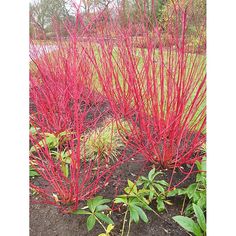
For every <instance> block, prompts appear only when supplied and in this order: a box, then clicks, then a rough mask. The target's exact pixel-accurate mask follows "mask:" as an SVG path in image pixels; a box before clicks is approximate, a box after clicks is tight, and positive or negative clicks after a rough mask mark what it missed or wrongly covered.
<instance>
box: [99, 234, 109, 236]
mask: <svg viewBox="0 0 236 236" xmlns="http://www.w3.org/2000/svg"><path fill="white" fill-rule="evenodd" d="M98 236H107V234H104V233H102V234H99V235H98Z"/></svg>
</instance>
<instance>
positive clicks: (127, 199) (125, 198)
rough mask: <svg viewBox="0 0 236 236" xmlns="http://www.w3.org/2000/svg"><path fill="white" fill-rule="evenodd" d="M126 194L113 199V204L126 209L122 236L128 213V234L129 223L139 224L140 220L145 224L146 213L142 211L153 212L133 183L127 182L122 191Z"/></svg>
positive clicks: (142, 193)
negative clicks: (120, 204) (120, 205)
mask: <svg viewBox="0 0 236 236" xmlns="http://www.w3.org/2000/svg"><path fill="white" fill-rule="evenodd" d="M124 191H125V193H126V194H123V195H119V196H118V197H116V198H115V200H114V203H116V204H119V203H122V205H123V206H124V207H126V211H125V216H124V220H123V227H122V234H121V235H122V236H123V235H124V229H125V222H126V219H127V215H128V213H129V215H130V218H129V226H128V233H127V235H129V232H130V226H131V223H132V222H133V221H134V222H135V223H138V222H139V219H141V220H142V221H143V222H145V223H147V222H148V218H147V215H146V213H145V212H144V210H143V209H146V210H151V211H153V210H152V209H151V208H150V207H149V206H148V204H149V202H148V201H147V200H146V198H145V197H144V195H145V193H144V192H143V191H142V190H138V189H137V186H136V185H135V183H133V182H132V181H130V180H128V186H127V187H126V188H125V189H124Z"/></svg>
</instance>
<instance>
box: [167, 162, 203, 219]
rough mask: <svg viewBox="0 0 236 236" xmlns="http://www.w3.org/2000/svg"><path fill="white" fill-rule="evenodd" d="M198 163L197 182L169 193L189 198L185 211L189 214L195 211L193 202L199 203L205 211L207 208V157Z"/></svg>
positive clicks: (169, 194)
mask: <svg viewBox="0 0 236 236" xmlns="http://www.w3.org/2000/svg"><path fill="white" fill-rule="evenodd" d="M196 165H197V168H198V170H199V171H200V172H199V173H198V174H197V175H196V181H195V183H193V184H190V185H189V186H188V187H187V188H184V189H174V190H172V191H170V192H169V193H168V194H167V196H168V197H173V196H176V195H184V196H185V198H186V197H187V198H188V199H189V203H188V205H187V207H186V208H185V211H184V214H185V215H187V216H190V215H191V214H193V212H194V210H193V205H192V203H194V204H196V205H198V206H199V207H200V208H201V209H202V210H203V211H204V210H205V209H206V158H203V159H202V161H201V162H196ZM184 202H185V200H184ZM183 205H184V204H183ZM183 207H184V206H183Z"/></svg>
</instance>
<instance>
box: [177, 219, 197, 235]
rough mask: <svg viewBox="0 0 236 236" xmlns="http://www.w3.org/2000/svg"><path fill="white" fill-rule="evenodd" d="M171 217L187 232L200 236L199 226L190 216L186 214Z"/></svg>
mask: <svg viewBox="0 0 236 236" xmlns="http://www.w3.org/2000/svg"><path fill="white" fill-rule="evenodd" d="M172 218H173V219H174V220H175V221H176V222H177V223H178V224H179V225H180V226H181V227H183V228H184V229H185V230H187V231H188V232H191V233H194V235H196V236H202V232H201V229H200V227H199V226H198V225H197V224H196V223H195V222H194V221H193V220H192V219H191V218H189V217H186V216H174V217H172Z"/></svg>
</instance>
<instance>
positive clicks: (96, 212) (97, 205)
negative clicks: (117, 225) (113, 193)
mask: <svg viewBox="0 0 236 236" xmlns="http://www.w3.org/2000/svg"><path fill="white" fill-rule="evenodd" d="M109 202H111V200H110V199H105V198H103V197H102V196H97V197H95V198H92V199H89V200H88V201H87V206H85V207H83V208H82V209H78V210H76V211H74V212H73V214H75V215H87V216H88V218H87V229H88V231H90V230H92V229H93V228H94V226H95V224H96V222H98V223H99V224H100V225H101V226H102V228H103V229H104V231H105V232H107V231H109V230H110V231H111V227H109V229H108V228H106V227H105V226H104V224H103V223H102V222H105V223H107V224H108V225H109V224H111V225H114V222H113V221H112V219H111V218H110V217H109V216H108V215H106V214H105V213H104V211H107V210H110V207H109V206H108V205H106V204H105V203H109ZM110 231H109V232H110ZM108 235H109V234H108Z"/></svg>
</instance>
